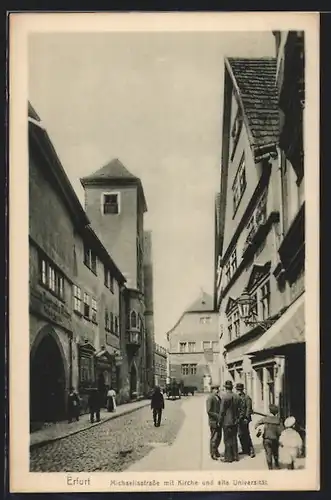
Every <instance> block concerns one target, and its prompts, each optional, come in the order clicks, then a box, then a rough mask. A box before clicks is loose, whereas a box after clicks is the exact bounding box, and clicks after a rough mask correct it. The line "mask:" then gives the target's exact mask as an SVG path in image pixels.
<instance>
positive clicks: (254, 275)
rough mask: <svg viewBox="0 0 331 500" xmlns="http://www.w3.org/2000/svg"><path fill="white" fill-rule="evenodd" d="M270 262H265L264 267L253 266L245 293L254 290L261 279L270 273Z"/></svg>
mask: <svg viewBox="0 0 331 500" xmlns="http://www.w3.org/2000/svg"><path fill="white" fill-rule="evenodd" d="M270 267H271V261H268V262H266V263H265V264H264V265H258V264H255V265H254V266H253V268H252V271H251V274H250V277H249V280H248V284H247V291H248V292H249V291H250V290H252V288H254V287H255V286H256V285H257V284H258V283H260V281H261V280H262V279H264V278H265V277H266V276H267V275H268V274H269V272H270Z"/></svg>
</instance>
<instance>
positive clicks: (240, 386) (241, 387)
mask: <svg viewBox="0 0 331 500" xmlns="http://www.w3.org/2000/svg"><path fill="white" fill-rule="evenodd" d="M243 388H244V384H242V383H241V382H239V383H238V384H236V389H243Z"/></svg>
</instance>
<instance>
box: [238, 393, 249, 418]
mask: <svg viewBox="0 0 331 500" xmlns="http://www.w3.org/2000/svg"><path fill="white" fill-rule="evenodd" d="M238 398H239V420H247V421H248V422H251V420H252V414H253V404H252V399H251V398H250V397H249V396H248V395H247V394H242V395H238Z"/></svg>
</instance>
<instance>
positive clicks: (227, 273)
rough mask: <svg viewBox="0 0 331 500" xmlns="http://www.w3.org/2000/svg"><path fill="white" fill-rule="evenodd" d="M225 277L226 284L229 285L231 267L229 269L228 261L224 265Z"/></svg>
mask: <svg viewBox="0 0 331 500" xmlns="http://www.w3.org/2000/svg"><path fill="white" fill-rule="evenodd" d="M225 277H226V282H227V283H229V281H230V279H231V267H230V261H228V262H227V263H226V264H225Z"/></svg>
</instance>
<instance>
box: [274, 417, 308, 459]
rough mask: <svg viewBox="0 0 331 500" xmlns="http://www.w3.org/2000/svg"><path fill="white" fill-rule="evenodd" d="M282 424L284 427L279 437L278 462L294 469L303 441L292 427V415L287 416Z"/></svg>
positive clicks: (293, 419) (293, 420)
mask: <svg viewBox="0 0 331 500" xmlns="http://www.w3.org/2000/svg"><path fill="white" fill-rule="evenodd" d="M284 426H285V429H284V430H283V432H282V433H281V435H280V438H279V445H280V457H279V458H280V462H281V463H282V464H284V465H285V466H287V469H295V468H296V467H295V465H296V461H297V458H298V457H299V456H300V455H301V453H302V449H303V442H302V439H301V437H300V434H299V433H298V432H297V431H296V430H295V429H294V426H295V418H294V417H288V418H287V419H286V420H285V422H284Z"/></svg>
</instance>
